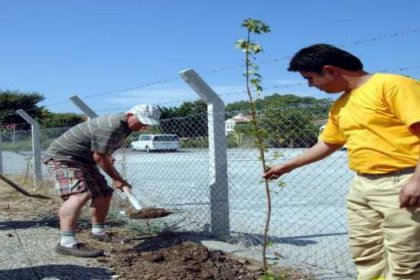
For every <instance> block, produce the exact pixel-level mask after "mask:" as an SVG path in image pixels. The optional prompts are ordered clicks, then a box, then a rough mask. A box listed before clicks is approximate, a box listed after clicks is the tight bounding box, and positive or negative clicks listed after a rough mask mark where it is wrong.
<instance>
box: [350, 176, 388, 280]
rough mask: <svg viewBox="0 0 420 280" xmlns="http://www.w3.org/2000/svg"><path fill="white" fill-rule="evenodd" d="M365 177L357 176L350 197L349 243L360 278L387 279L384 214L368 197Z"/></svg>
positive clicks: (369, 279) (368, 279) (371, 279)
mask: <svg viewBox="0 0 420 280" xmlns="http://www.w3.org/2000/svg"><path fill="white" fill-rule="evenodd" d="M364 183H365V182H364V179H363V178H360V177H359V176H356V177H355V179H354V180H353V183H352V186H351V188H350V190H349V194H348V198H347V213H348V226H349V238H350V239H349V244H350V251H351V254H352V258H353V261H354V263H355V265H356V269H357V272H358V274H359V275H358V279H360V280H384V279H385V277H384V276H385V271H386V257H385V250H384V236H383V233H382V228H381V226H382V219H383V217H381V215H380V214H379V213H378V212H377V211H375V210H374V209H372V208H371V207H370V205H369V202H368V200H367V198H366V195H367V194H366V191H367V188H368V187H367V186H365V184H364Z"/></svg>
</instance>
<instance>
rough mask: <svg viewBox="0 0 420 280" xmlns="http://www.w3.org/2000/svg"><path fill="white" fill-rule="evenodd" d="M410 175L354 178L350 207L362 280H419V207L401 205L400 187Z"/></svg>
mask: <svg viewBox="0 0 420 280" xmlns="http://www.w3.org/2000/svg"><path fill="white" fill-rule="evenodd" d="M411 176H412V174H408V175H395V176H389V177H384V178H378V179H368V178H366V177H363V176H361V175H356V177H355V178H354V180H353V183H352V185H351V188H350V191H349V195H348V199H347V211H348V224H349V238H350V241H349V243H350V251H351V254H352V258H353V261H354V263H355V264H356V268H357V272H358V274H359V276H358V279H359V280H374V279H377V280H379V279H380V280H394V279H409V280H420V208H414V209H407V208H403V209H400V208H399V193H400V190H401V187H402V186H403V185H404V184H405V183H406V182H407V180H408V179H409V178H410V177H411Z"/></svg>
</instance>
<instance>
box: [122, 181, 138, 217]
mask: <svg viewBox="0 0 420 280" xmlns="http://www.w3.org/2000/svg"><path fill="white" fill-rule="evenodd" d="M122 190H123V192H124V193H125V194H126V195H127V198H128V201H130V203H131V206H133V208H134V209H136V210H137V211H138V210H141V205H140V202H139V201H138V200H137V199H136V197H135V196H134V195H133V193H132V192H131V189H130V188H129V187H127V186H124V187H123V188H122Z"/></svg>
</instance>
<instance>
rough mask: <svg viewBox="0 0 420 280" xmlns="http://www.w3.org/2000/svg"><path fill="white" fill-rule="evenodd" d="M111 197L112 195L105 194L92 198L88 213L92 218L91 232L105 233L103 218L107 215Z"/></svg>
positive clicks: (96, 233)
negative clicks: (105, 195) (104, 195)
mask: <svg viewBox="0 0 420 280" xmlns="http://www.w3.org/2000/svg"><path fill="white" fill-rule="evenodd" d="M111 199H112V196H107V197H97V198H95V199H93V200H92V204H91V206H90V215H91V219H92V234H95V235H104V234H105V228H104V226H105V219H106V217H107V215H108V211H109V206H110V204H111Z"/></svg>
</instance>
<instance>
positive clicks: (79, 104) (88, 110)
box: [70, 95, 98, 119]
mask: <svg viewBox="0 0 420 280" xmlns="http://www.w3.org/2000/svg"><path fill="white" fill-rule="evenodd" d="M70 100H71V101H72V102H73V103H74V105H76V106H77V108H79V109H80V110H81V111H82V112H83V113H85V114H86V115H87V116H88V117H89V119H94V118H96V117H97V116H98V114H96V113H95V111H93V110H92V109H91V108H90V107H89V106H88V105H87V104H86V103H85V102H83V100H82V99H80V98H79V97H78V96H77V95H73V96H72V97H70Z"/></svg>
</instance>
